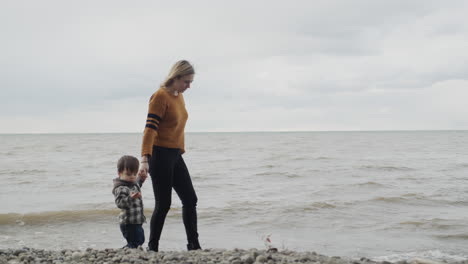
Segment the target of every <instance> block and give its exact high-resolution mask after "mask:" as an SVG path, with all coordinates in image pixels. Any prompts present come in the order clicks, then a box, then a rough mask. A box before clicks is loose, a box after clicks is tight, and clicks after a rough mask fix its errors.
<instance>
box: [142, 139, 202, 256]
mask: <svg viewBox="0 0 468 264" xmlns="http://www.w3.org/2000/svg"><path fill="white" fill-rule="evenodd" d="M180 152H181V151H180V150H179V149H174V148H163V147H157V146H154V147H153V155H152V156H151V159H150V163H149V169H150V171H149V172H150V175H151V181H152V183H153V192H154V198H155V199H156V203H155V208H154V211H153V215H152V217H151V224H150V240H149V243H148V247H149V249H151V250H158V245H159V238H160V237H161V232H162V229H163V226H164V221H165V219H166V215H167V212H168V211H169V209H170V208H171V197H172V188H174V190H175V191H176V193H177V195H178V196H179V198H180V200H181V201H182V217H183V221H184V226H185V232H186V234H187V240H188V242H189V243H195V242H196V243H198V232H197V209H196V206H197V200H198V199H197V195H196V194H195V190H194V188H193V185H192V180H191V179H190V174H189V172H188V169H187V166H186V165H185V162H184V159H183V158H182V155H181V153H180Z"/></svg>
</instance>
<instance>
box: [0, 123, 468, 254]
mask: <svg viewBox="0 0 468 264" xmlns="http://www.w3.org/2000/svg"><path fill="white" fill-rule="evenodd" d="M141 139H142V135H141V133H127V134H112V133H110V134H11V135H10V134H3V135H0V179H1V181H2V184H1V185H0V248H2V249H6V248H23V247H30V248H39V249H50V250H60V249H86V248H95V249H104V248H120V247H122V246H124V245H125V241H124V239H123V237H122V235H121V233H120V229H119V224H118V218H117V216H118V214H119V209H117V207H116V206H115V203H114V197H113V195H112V193H111V191H112V179H113V178H115V177H116V176H117V168H116V163H117V160H118V159H119V158H120V157H121V156H122V155H134V156H137V157H139V153H140V147H141ZM185 143H186V153H185V154H184V155H183V157H184V159H185V162H186V164H187V166H188V168H189V171H190V174H191V177H192V181H193V184H194V187H195V190H196V192H197V196H198V199H199V201H198V229H199V230H198V231H199V234H200V242H201V244H202V247H203V248H216V249H220V248H224V249H234V248H242V249H249V248H257V249H268V248H270V247H275V248H277V249H279V250H295V251H315V252H317V253H319V254H324V255H328V256H340V257H346V258H361V257H366V258H370V259H373V260H378V261H384V260H386V261H398V260H405V259H406V260H408V259H413V258H425V259H430V260H445V261H460V260H464V259H467V258H468V131H351V132H249V133H243V132H242V133H241V132H238V133H187V134H186V142H185ZM142 194H143V200H144V205H145V214H146V216H147V218H148V223H145V224H144V225H143V228H144V229H145V235H146V242H145V246H146V243H147V241H148V237H149V219H150V218H151V214H152V211H153V208H154V195H153V190H152V185H151V182H150V178H148V181H147V182H146V183H145V184H144V185H143V188H142ZM172 201H173V202H172V205H171V210H170V211H169V213H168V216H167V219H166V224H165V226H164V229H163V233H162V237H161V241H160V250H185V249H186V239H185V230H184V226H183V223H182V210H181V207H182V206H181V203H180V201H179V199H178V197H177V194H176V193H175V192H173V199H172Z"/></svg>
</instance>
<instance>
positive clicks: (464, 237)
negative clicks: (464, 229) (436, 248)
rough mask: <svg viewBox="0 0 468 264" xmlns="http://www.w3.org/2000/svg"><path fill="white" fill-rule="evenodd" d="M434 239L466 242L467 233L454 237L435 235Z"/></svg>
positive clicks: (467, 238)
mask: <svg viewBox="0 0 468 264" xmlns="http://www.w3.org/2000/svg"><path fill="white" fill-rule="evenodd" d="M435 237H436V238H439V239H445V240H468V233H462V234H454V235H435Z"/></svg>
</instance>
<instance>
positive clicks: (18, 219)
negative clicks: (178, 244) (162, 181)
mask: <svg viewBox="0 0 468 264" xmlns="http://www.w3.org/2000/svg"><path fill="white" fill-rule="evenodd" d="M170 211H171V212H172V214H170V215H168V218H171V217H180V215H181V214H182V210H181V208H171V210H170ZM119 212H120V209H118V208H115V209H97V210H96V209H89V210H67V211H49V212H39V213H26V214H19V213H8V214H0V226H2V225H20V226H22V225H44V224H49V223H66V222H72V223H75V222H85V221H100V220H105V221H114V220H115V219H117V217H118V215H119ZM174 212H175V213H174ZM144 213H145V216H146V218H147V219H149V218H150V217H151V214H152V213H153V209H152V208H145V212H144Z"/></svg>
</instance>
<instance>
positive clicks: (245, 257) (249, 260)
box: [240, 255, 256, 264]
mask: <svg viewBox="0 0 468 264" xmlns="http://www.w3.org/2000/svg"><path fill="white" fill-rule="evenodd" d="M255 257H256V256H255ZM240 260H241V261H242V262H244V263H246V264H252V263H253V262H254V258H253V257H252V256H251V255H243V256H242V257H241V259H240Z"/></svg>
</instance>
